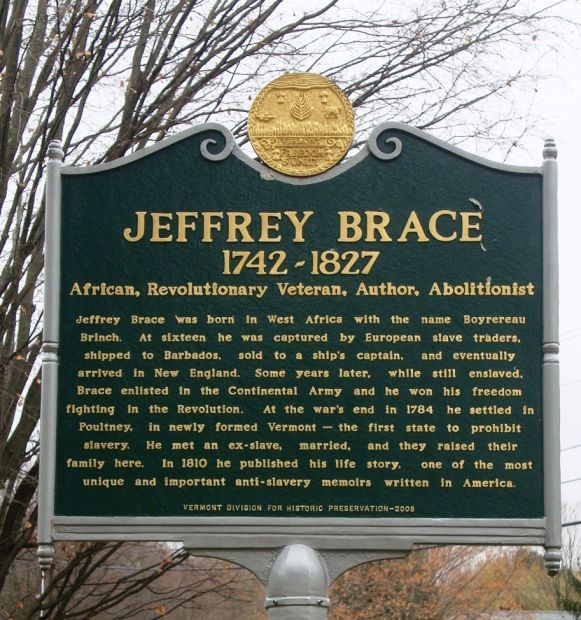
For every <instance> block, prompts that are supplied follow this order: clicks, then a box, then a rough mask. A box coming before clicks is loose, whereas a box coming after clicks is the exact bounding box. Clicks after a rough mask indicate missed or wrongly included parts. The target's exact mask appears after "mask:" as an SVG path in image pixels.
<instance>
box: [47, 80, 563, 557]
mask: <svg viewBox="0 0 581 620" xmlns="http://www.w3.org/2000/svg"><path fill="white" fill-rule="evenodd" d="M306 83H307V86H308V88H311V89H313V88H323V86H321V85H319V84H318V82H316V81H315V82H314V84H315V85H314V86H313V85H312V84H311V83H310V82H306ZM298 84H299V85H298V86H296V84H295V83H294V82H293V85H292V87H293V88H303V87H304V88H307V86H304V85H303V82H298ZM289 88H290V87H289ZM297 98H298V96H297ZM300 102H301V106H302V107H301V110H302V112H301V113H302V114H306V112H304V110H305V109H307V107H306V106H305V104H304V97H303V99H300ZM289 105H290V104H289ZM293 105H295V108H296V107H297V104H296V102H295V103H294V104H293ZM260 114H261V118H262V119H263V120H264V122H265V123H268V122H270V120H271V119H270V118H269V117H270V116H272V115H269V114H267V113H266V112H264V110H262V111H261V112H260ZM296 115H298V112H297V113H296ZM296 115H295V116H296ZM261 131H262V133H260V132H258V133H259V135H260V136H263V135H264V132H265V130H261ZM273 135H275V134H274V133H273ZM277 135H278V134H277ZM261 139H262V138H261ZM269 139H270V138H269ZM277 139H278V138H277ZM293 140H294V141H292V140H291V142H289V144H290V145H291V146H290V147H288V149H287V151H289V149H290V151H289V152H291V155H289V154H288V153H287V154H286V155H284V153H285V152H286V151H285V150H284V148H283V147H279V146H277V147H276V148H275V149H274V151H273V152H274V155H273V156H274V157H275V158H279V159H280V158H281V157H283V159H284V158H288V161H290V162H291V164H292V162H293V161H295V160H293V157H296V153H297V152H304V151H305V150H308V143H306V142H304V140H303V141H301V140H299V141H298V142H297V140H298V138H297V139H295V138H293ZM272 144H277V145H278V144H279V143H278V142H276V143H272ZM285 148H286V147H285ZM313 148H314V147H313ZM317 148H322V147H320V145H319V146H317ZM277 149H278V150H277ZM292 149H294V151H293V150H292ZM281 153H283V155H281ZM292 153H295V155H292ZM555 157H556V155H555V153H554V149H553V148H552V146H551V145H550V144H549V145H548V147H547V149H546V152H545V164H544V166H543V168H520V167H514V166H507V165H502V164H495V163H492V162H490V161H486V160H483V159H481V158H478V157H474V156H470V155H468V154H466V153H464V152H462V151H460V150H459V149H456V148H454V147H451V146H449V145H447V144H445V143H443V142H441V141H439V140H436V139H434V138H432V137H430V136H429V135H427V134H425V133H423V132H420V131H418V130H415V129H412V128H410V127H407V126H404V125H401V124H397V123H388V124H385V125H381V126H380V127H378V128H377V129H376V130H375V131H374V132H373V133H372V135H371V136H370V138H369V141H368V145H367V147H366V148H365V149H364V150H362V151H361V152H360V153H359V154H358V155H356V156H355V157H353V158H352V159H350V160H349V161H348V162H347V163H346V164H344V165H342V166H340V167H337V168H334V169H332V170H331V171H329V172H325V173H323V174H320V175H318V176H312V177H308V178H306V177H299V176H298V175H299V173H298V172H296V170H297V164H296V161H295V163H294V164H293V165H294V168H293V171H294V172H293V174H294V175H295V176H293V177H290V176H286V175H283V174H280V173H278V172H273V171H272V170H269V169H267V168H266V167H265V166H263V165H262V164H258V163H256V162H255V161H253V160H251V159H250V158H248V157H247V156H246V155H244V154H243V153H242V152H241V151H240V150H239V149H238V147H237V146H236V145H235V144H234V141H233V138H232V136H231V135H230V133H229V132H228V131H227V130H226V129H224V128H223V127H221V126H219V125H215V124H208V125H203V126H200V127H197V128H194V129H191V130H189V131H185V132H183V133H181V134H178V135H177V136H174V137H172V138H170V139H168V140H165V141H162V142H160V143H159V144H157V145H155V146H153V147H149V148H146V149H144V150H142V151H140V152H138V153H135V154H133V155H130V156H128V157H125V158H122V159H120V160H118V161H115V162H111V163H107V164H101V165H98V166H92V167H89V168H73V167H61V166H60V162H59V161H58V158H59V154H58V152H57V151H55V154H54V155H53V159H52V160H51V163H50V167H51V172H49V174H51V175H52V177H50V179H49V190H48V191H49V194H48V196H49V205H50V208H51V209H52V212H51V213H52V215H51V217H52V218H54V219H50V218H49V227H52V229H51V228H49V232H48V234H47V235H48V241H47V243H48V247H47V258H48V266H47V270H48V271H47V279H48V281H49V284H48V286H49V288H50V290H49V292H48V297H47V303H48V304H50V305H48V306H47V314H48V317H47V321H48V327H47V329H45V342H46V344H45V351H46V355H45V378H44V380H43V389H44V390H45V394H44V400H43V414H44V419H43V429H42V440H43V465H44V467H43V481H44V482H43V486H42V487H41V489H43V494H42V497H41V510H42V511H43V512H42V519H43V520H42V523H43V525H42V527H41V539H40V540H41V543H43V544H44V545H49V544H50V541H51V540H52V539H53V538H65V539H67V538H69V539H70V538H73V539H74V538H79V539H83V538H89V539H95V538H115V539H119V538H122V539H127V538H134V539H153V540H182V541H186V542H187V544H188V546H189V547H191V548H203V549H207V550H208V549H210V550H211V549H217V548H222V549H241V548H249V547H253V546H256V547H259V548H275V547H280V546H282V545H284V544H287V543H288V542H293V541H296V540H299V541H301V542H304V543H305V544H309V545H311V546H312V547H315V548H318V549H338V550H340V549H347V550H351V551H356V550H362V551H361V553H364V552H365V553H369V552H374V553H375V554H376V555H377V553H380V552H381V553H384V554H385V552H386V551H387V550H393V549H399V550H402V549H407V548H410V547H411V545H412V544H413V543H415V542H435V543H438V542H453V543H463V542H465V543H474V542H478V543H494V544H497V543H507V544H519V543H522V544H544V545H545V546H546V547H547V549H548V550H549V551H550V553H549V562H550V566H551V567H552V568H554V566H555V563H558V552H557V548H558V547H559V545H560V538H559V533H560V527H559V525H560V524H559V505H558V504H559V501H558V499H559V488H558V484H559V470H558V433H557V432H556V430H557V429H558V364H557V352H558V346H557V344H556V342H557V338H556V317H557V315H556V297H557V295H556V260H555V255H556V244H555V242H554V237H555V234H556V232H555V231H556V225H555V222H554V217H555V216H554V209H555V206H556V205H555V198H554V192H555V189H554V174H553V168H554V165H555V161H554V159H555ZM285 161H286V159H285ZM282 165H284V162H283V164H281V166H282ZM299 168H300V167H299ZM279 169H280V167H279ZM543 209H544V210H543ZM51 230H52V232H51ZM59 235H60V236H59ZM56 308H58V312H55V309H56ZM57 345H58V371H57V354H56V351H57ZM45 384H46V385H45ZM45 548H46V547H45ZM45 555H48V552H46V553H45ZM222 555H224V554H222Z"/></svg>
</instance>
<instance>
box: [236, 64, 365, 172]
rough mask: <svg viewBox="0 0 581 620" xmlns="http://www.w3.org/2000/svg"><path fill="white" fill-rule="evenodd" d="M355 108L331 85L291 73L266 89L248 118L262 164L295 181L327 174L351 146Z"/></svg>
mask: <svg viewBox="0 0 581 620" xmlns="http://www.w3.org/2000/svg"><path fill="white" fill-rule="evenodd" d="M354 131H355V120H354V116H353V108H352V107H351V104H350V103H349V100H348V99H347V97H346V96H345V94H344V93H343V91H342V90H341V89H340V88H339V87H338V86H337V85H336V84H335V82H333V81H332V80H330V79H328V78H326V77H323V76H321V75H317V74H315V73H288V74H286V75H282V76H281V77H279V78H276V80H273V81H272V82H270V83H269V84H267V85H266V86H265V87H264V88H263V89H262V90H261V91H260V92H259V93H258V95H257V97H256V99H255V100H254V102H253V103H252V106H251V108H250V112H249V113H248V136H249V137H250V142H251V143H252V146H253V147H254V150H255V151H256V153H257V154H258V156H259V157H260V158H261V159H262V161H263V162H264V163H265V164H267V165H268V166H270V167H271V168H274V169H275V170H278V172H282V173H283V174H288V175H291V176H296V177H308V176H311V175H313V174H319V173H320V172H325V170H328V169H329V168H332V167H333V166H334V165H335V164H336V163H337V162H339V161H340V160H341V159H342V158H343V156H344V155H345V153H347V151H348V150H349V147H350V146H351V143H352V142H353V134H354Z"/></svg>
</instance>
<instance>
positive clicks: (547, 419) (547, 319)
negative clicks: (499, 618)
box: [543, 138, 561, 575]
mask: <svg viewBox="0 0 581 620" xmlns="http://www.w3.org/2000/svg"><path fill="white" fill-rule="evenodd" d="M557 179H558V172H557V147H556V144H555V141H554V140H553V139H551V138H549V139H547V140H546V141H545V147H544V149H543V233H544V248H543V263H544V264H543V273H544V283H543V286H544V297H543V300H544V308H543V319H544V323H543V353H544V355H543V388H544V397H543V428H544V442H545V513H546V520H547V534H546V540H545V565H546V567H547V570H548V572H549V574H550V575H555V574H556V573H557V572H558V570H559V567H560V564H561V473H560V439H559V435H560V424H559V420H560V412H559V269H558V253H557V246H558V222H557V204H558V203H557Z"/></svg>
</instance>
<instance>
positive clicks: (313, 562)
mask: <svg viewBox="0 0 581 620" xmlns="http://www.w3.org/2000/svg"><path fill="white" fill-rule="evenodd" d="M328 585H329V578H328V575H327V569H326V567H325V565H324V563H323V560H322V559H321V557H320V556H319V554H318V553H317V552H316V551H315V550H314V549H311V547H308V546H307V545H289V546H288V547H285V548H284V549H283V550H282V552H281V553H280V555H279V556H278V558H277V559H276V561H275V562H274V564H273V566H272V569H271V571H270V575H269V577H268V583H267V595H266V603H265V607H266V608H267V609H268V619H269V620H325V619H326V618H327V610H328V608H329V599H328V597H327V589H328Z"/></svg>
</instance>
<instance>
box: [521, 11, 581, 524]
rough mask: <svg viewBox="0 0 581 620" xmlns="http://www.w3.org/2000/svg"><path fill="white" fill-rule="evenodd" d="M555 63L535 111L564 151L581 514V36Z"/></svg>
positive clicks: (572, 416) (567, 359)
mask: <svg viewBox="0 0 581 620" xmlns="http://www.w3.org/2000/svg"><path fill="white" fill-rule="evenodd" d="M569 10H570V11H571V16H572V17H574V18H575V19H576V20H577V21H578V22H580V23H581V6H580V5H579V4H577V6H574V5H573V4H571V6H570V8H569ZM552 64H553V66H552V67H550V70H551V74H552V76H553V77H552V78H551V79H548V80H546V81H545V82H544V83H542V84H541V87H540V96H539V100H538V102H537V103H536V108H537V109H536V111H537V112H538V113H539V115H540V116H541V117H543V119H544V120H543V121H542V123H541V127H542V129H543V132H544V134H545V136H551V137H553V138H555V140H556V142H557V148H558V151H559V154H558V162H559V272H560V273H559V287H560V293H559V304H560V325H559V334H560V341H561V349H560V359H561V476H562V481H563V482H564V484H562V487H561V488H562V497H563V503H564V505H565V506H567V510H571V511H574V512H576V513H577V517H578V518H580V519H581V407H580V404H581V361H580V359H581V286H580V285H581V208H580V207H581V204H580V198H579V197H580V189H579V180H580V174H581V158H580V151H581V84H580V78H581V37H579V38H578V40H577V41H567V42H565V44H564V45H563V49H562V50H560V53H559V59H558V61H556V62H555V63H552ZM542 146H543V145H542V143H539V144H538V158H537V161H536V162H535V161H534V159H533V160H531V161H529V162H514V163H526V164H532V165H535V164H537V165H538V164H539V163H540V160H541V151H542ZM511 163H513V162H511ZM575 446H578V447H575ZM577 478H579V480H577V481H575V482H567V481H569V480H574V479H577Z"/></svg>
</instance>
